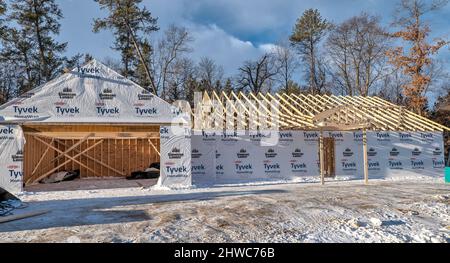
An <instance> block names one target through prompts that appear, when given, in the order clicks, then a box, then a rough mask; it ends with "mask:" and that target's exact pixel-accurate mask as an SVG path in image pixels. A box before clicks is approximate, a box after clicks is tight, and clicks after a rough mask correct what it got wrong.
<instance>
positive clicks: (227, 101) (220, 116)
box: [193, 92, 450, 131]
mask: <svg viewBox="0 0 450 263" xmlns="http://www.w3.org/2000/svg"><path fill="white" fill-rule="evenodd" d="M200 97H201V98H197V101H200V104H199V105H196V108H195V112H194V113H193V115H194V129H196V130H207V129H212V130H223V129H228V130H233V129H234V130H256V129H260V130H264V129H282V130H288V129H291V130H321V129H322V130H343V131H344V130H360V129H367V130H376V131H444V130H447V131H450V129H449V128H448V127H446V126H443V125H441V124H439V123H436V122H433V121H431V120H429V119H427V118H425V117H422V116H420V115H418V114H415V113H413V112H411V111H408V110H407V109H405V108H404V107H402V106H398V105H395V104H393V103H390V102H388V101H386V100H383V99H380V98H379V97H362V96H335V95H310V94H309V95H304V94H278V93H275V94H273V95H272V94H269V93H267V94H262V93H258V94H253V93H249V94H244V93H242V92H239V93H237V94H236V93H234V92H231V93H229V94H227V93H224V92H222V93H220V94H217V93H216V92H212V93H210V94H208V93H206V92H205V93H204V94H203V95H201V96H200Z"/></svg>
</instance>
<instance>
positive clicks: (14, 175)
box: [7, 165, 23, 182]
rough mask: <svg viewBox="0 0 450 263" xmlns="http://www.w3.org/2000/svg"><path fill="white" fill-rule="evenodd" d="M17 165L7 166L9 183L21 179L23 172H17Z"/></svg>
mask: <svg viewBox="0 0 450 263" xmlns="http://www.w3.org/2000/svg"><path fill="white" fill-rule="evenodd" d="M18 168H19V166H17V165H8V167H7V169H8V171H9V178H10V181H11V182H15V179H20V178H22V177H23V172H22V171H20V170H18Z"/></svg>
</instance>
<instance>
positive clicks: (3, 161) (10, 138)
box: [0, 124, 23, 193]
mask: <svg viewBox="0 0 450 263" xmlns="http://www.w3.org/2000/svg"><path fill="white" fill-rule="evenodd" d="M22 147H23V133H22V129H21V128H20V126H18V125H1V124H0V187H2V188H4V189H5V190H7V191H9V192H12V193H18V192H21V191H22V177H23V169H22V163H23V161H22V160H23V154H22Z"/></svg>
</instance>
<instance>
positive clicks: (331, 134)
mask: <svg viewBox="0 0 450 263" xmlns="http://www.w3.org/2000/svg"><path fill="white" fill-rule="evenodd" d="M328 136H329V137H331V138H334V139H338V138H339V139H340V138H344V134H342V132H329V133H328Z"/></svg>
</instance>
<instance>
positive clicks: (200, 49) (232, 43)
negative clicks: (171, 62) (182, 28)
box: [189, 25, 269, 76]
mask: <svg viewBox="0 0 450 263" xmlns="http://www.w3.org/2000/svg"><path fill="white" fill-rule="evenodd" d="M189 29H190V30H191V32H192V35H193V37H194V39H195V40H194V43H192V46H194V47H195V48H194V51H193V53H192V57H193V58H194V59H199V58H201V57H204V56H206V57H210V58H212V59H214V60H215V61H216V62H217V63H218V64H219V65H222V66H223V67H224V70H225V74H226V75H228V76H230V75H233V74H236V72H237V69H238V68H239V67H240V66H241V65H242V64H243V63H244V61H246V60H252V59H256V58H257V57H259V56H261V55H262V54H263V53H264V52H266V50H267V47H268V46H269V45H263V46H255V45H253V43H251V42H250V41H245V40H241V39H238V38H236V37H234V36H232V35H230V34H228V33H227V32H225V31H224V30H223V29H221V28H220V27H218V26H217V25H206V26H205V25H191V26H190V27H189Z"/></svg>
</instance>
